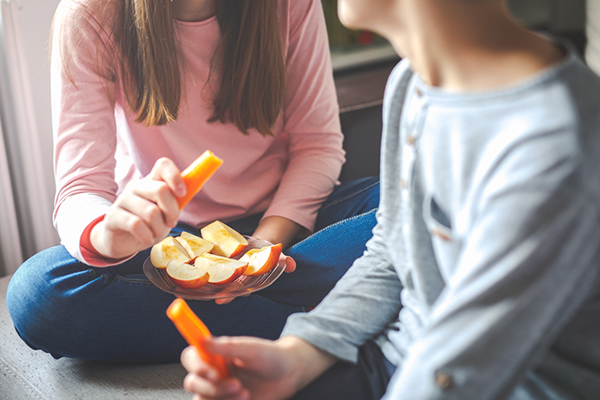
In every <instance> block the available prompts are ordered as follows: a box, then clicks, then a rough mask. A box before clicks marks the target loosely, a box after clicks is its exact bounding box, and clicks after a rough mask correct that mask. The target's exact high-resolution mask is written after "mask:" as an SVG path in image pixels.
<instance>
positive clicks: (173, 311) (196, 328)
mask: <svg viewBox="0 0 600 400" xmlns="http://www.w3.org/2000/svg"><path fill="white" fill-rule="evenodd" d="M167 316H168V317H169V318H170V319H171V321H173V323H174V324H175V326H176V327H177V329H178V330H179V333H181V336H183V338H184V339H185V340H186V341H187V342H188V343H189V345H190V346H194V347H195V348H196V350H197V351H198V354H200V357H201V358H202V360H203V361H204V362H205V363H207V364H209V365H211V366H212V367H214V368H215V369H216V370H217V372H218V373H219V377H221V378H227V377H228V376H229V370H228V369H227V364H226V363H225V359H224V358H223V357H221V356H219V355H217V354H212V353H210V352H209V351H208V350H206V347H205V346H204V340H206V339H208V338H210V337H211V334H210V331H209V330H208V328H207V327H206V325H204V323H203V322H202V321H201V320H200V318H198V316H197V315H196V314H194V312H193V311H192V309H191V308H190V306H188V304H187V303H186V302H185V300H183V299H180V298H177V299H175V300H174V301H173V302H172V303H171V305H170V306H169V308H168V309H167Z"/></svg>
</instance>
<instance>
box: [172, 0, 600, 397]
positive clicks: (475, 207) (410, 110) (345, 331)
mask: <svg viewBox="0 0 600 400" xmlns="http://www.w3.org/2000/svg"><path fill="white" fill-rule="evenodd" d="M338 11H339V13H340V17H341V19H342V20H343V21H344V22H345V23H346V24H348V25H350V26H353V27H361V28H366V29H372V30H376V31H377V32H379V33H381V34H383V35H384V36H386V37H387V38H388V39H389V40H390V41H391V43H392V44H393V45H394V47H395V49H396V50H397V51H398V53H399V54H401V55H402V56H404V57H405V59H404V60H403V61H402V62H401V63H400V64H399V65H398V66H397V68H396V69H395V70H394V72H393V73H392V75H391V76H390V78H389V81H388V86H387V89H386V95H385V99H384V113H383V116H384V136H383V141H382V168H381V177H382V186H381V188H382V191H381V204H380V207H379V212H378V218H377V226H376V227H375V229H374V231H373V232H374V235H373V238H372V239H371V240H370V241H369V243H368V244H367V252H366V253H365V255H364V256H363V257H361V258H360V259H358V260H357V261H356V262H355V263H354V265H353V266H352V268H351V269H350V270H349V271H348V273H347V274H346V275H344V277H343V278H342V279H341V280H340V282H338V285H337V286H336V287H335V289H334V290H333V291H332V292H331V293H330V294H329V295H328V296H327V298H326V299H325V300H324V301H323V302H322V303H321V304H320V305H319V306H318V307H317V308H316V309H315V310H314V311H312V312H311V313H308V314H304V315H300V314H298V315H294V316H292V317H291V318H290V319H289V320H288V323H287V325H286V327H285V329H284V331H283V333H282V337H281V339H279V340H278V341H276V342H269V341H265V340H260V339H254V338H230V339H227V338H222V339H220V340H213V341H209V342H208V343H207V344H208V348H209V350H211V351H213V352H215V353H218V354H222V355H224V356H225V357H226V358H227V359H229V360H230V370H231V373H232V375H233V377H232V378H229V379H224V380H221V379H219V378H217V377H216V375H215V373H214V370H213V369H212V368H211V367H210V366H208V365H206V364H204V363H203V362H202V361H201V360H200V359H199V358H198V356H197V353H196V352H195V351H194V350H193V349H188V350H186V351H185V352H184V354H183V356H182V360H183V365H184V366H185V367H186V368H187V369H188V371H189V374H188V376H187V378H186V380H185V384H184V386H185V387H186V388H187V389H188V390H190V391H191V392H193V393H197V394H198V396H196V398H197V399H237V400H242V399H260V400H272V399H288V398H294V399H311V400H315V399H327V400H331V399H334V400H335V399H345V400H347V399H357V400H358V399H360V400H366V399H379V398H381V397H382V396H384V399H389V400H391V399H394V400H401V399H402V400H404V399H406V400H425V399H428V400H432V399H465V400H471V399H478V400H487V399H511V400H531V399H540V400H541V399H576V398H577V399H592V398H597V397H598V393H600V372H599V371H600V368H599V367H600V354H599V352H598V348H600V347H599V346H600V324H599V323H598V322H597V321H598V318H597V314H598V307H599V299H600V282H599V274H598V265H599V264H600V252H599V249H600V223H599V218H600V215H599V211H598V204H600V165H599V161H598V160H600V137H599V135H598V127H599V126H600V79H599V78H598V77H597V76H596V75H594V74H593V73H592V72H591V71H590V70H589V69H588V68H587V67H586V66H585V65H584V64H583V63H582V62H581V60H580V59H579V58H578V57H577V56H576V55H575V54H574V53H573V52H572V51H571V50H569V49H568V48H567V47H565V46H564V45H561V44H559V43H557V42H555V41H553V40H551V39H548V38H546V37H543V36H540V35H538V34H536V33H534V32H531V31H529V30H527V29H525V28H524V27H522V26H520V25H519V24H518V23H517V22H516V21H515V19H514V18H513V17H512V16H511V15H510V14H509V11H508V9H507V6H506V1H504V0H376V1H366V0H341V1H340V2H339V9H338ZM294 395H295V396H294ZM293 396H294V397H293Z"/></svg>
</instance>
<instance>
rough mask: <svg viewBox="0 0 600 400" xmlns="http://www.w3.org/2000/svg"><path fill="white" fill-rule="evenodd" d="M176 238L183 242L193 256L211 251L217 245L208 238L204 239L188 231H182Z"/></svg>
mask: <svg viewBox="0 0 600 400" xmlns="http://www.w3.org/2000/svg"><path fill="white" fill-rule="evenodd" d="M175 239H176V240H177V241H178V242H179V243H181V245H182V246H183V248H184V249H185V250H186V251H187V253H188V254H189V255H190V257H191V258H194V257H198V256H199V255H201V254H204V253H209V252H210V251H211V250H212V249H213V247H214V246H215V245H214V244H212V243H211V242H209V241H208V240H204V239H202V238H201V237H200V236H196V235H194V234H192V233H189V232H186V231H183V232H181V235H180V236H178V237H176V238H175Z"/></svg>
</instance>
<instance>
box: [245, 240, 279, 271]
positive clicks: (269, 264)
mask: <svg viewBox="0 0 600 400" xmlns="http://www.w3.org/2000/svg"><path fill="white" fill-rule="evenodd" d="M281 249H282V245H281V243H278V244H274V245H272V246H265V247H261V248H260V249H252V250H250V251H248V252H247V253H246V254H244V255H243V256H242V258H240V261H245V262H247V263H248V268H246V271H244V275H249V276H257V275H262V274H266V273H267V272H269V271H270V270H272V269H273V267H275V266H276V265H277V263H278V262H279V256H280V255H281Z"/></svg>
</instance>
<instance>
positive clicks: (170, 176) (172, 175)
mask: <svg viewBox="0 0 600 400" xmlns="http://www.w3.org/2000/svg"><path fill="white" fill-rule="evenodd" d="M147 177H148V178H149V179H151V180H154V181H163V182H165V183H166V184H167V186H168V187H169V189H170V190H171V191H172V192H173V193H174V194H175V196H177V197H181V196H183V195H185V192H186V187H185V183H184V182H183V179H182V178H181V171H180V170H179V168H177V165H175V163H174V162H173V161H172V160H170V159H168V158H166V157H163V158H160V159H158V160H157V161H156V163H154V167H153V168H152V171H150V174H148V176H147Z"/></svg>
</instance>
